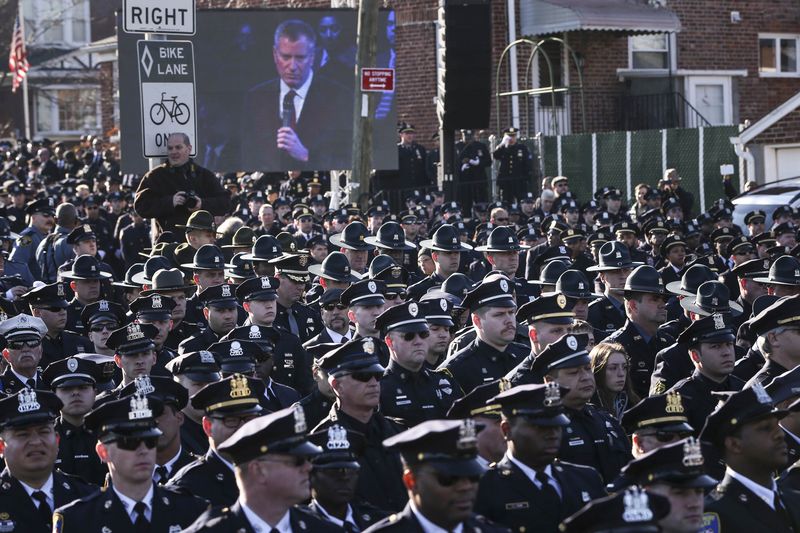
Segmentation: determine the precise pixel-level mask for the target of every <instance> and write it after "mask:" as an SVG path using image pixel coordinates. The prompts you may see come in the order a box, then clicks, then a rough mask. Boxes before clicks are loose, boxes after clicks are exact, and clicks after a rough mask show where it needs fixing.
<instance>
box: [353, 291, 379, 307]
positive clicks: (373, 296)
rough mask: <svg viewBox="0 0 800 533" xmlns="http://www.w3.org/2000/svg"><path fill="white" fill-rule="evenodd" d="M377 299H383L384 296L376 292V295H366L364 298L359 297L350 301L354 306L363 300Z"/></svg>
mask: <svg viewBox="0 0 800 533" xmlns="http://www.w3.org/2000/svg"><path fill="white" fill-rule="evenodd" d="M376 297H380V298H383V294H380V293H377V292H375V293H371V294H366V295H364V296H357V297H355V298H352V299H351V300H350V305H353V304H354V303H356V302H358V301H361V300H366V299H367V298H376ZM383 299H384V300H385V298H383Z"/></svg>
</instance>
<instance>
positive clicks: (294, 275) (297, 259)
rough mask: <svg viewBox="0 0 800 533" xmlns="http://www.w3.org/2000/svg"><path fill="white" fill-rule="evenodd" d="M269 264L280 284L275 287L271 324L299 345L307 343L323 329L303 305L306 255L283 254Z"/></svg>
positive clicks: (318, 317)
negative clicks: (276, 296) (288, 333)
mask: <svg viewBox="0 0 800 533" xmlns="http://www.w3.org/2000/svg"><path fill="white" fill-rule="evenodd" d="M270 264H272V265H274V266H275V271H276V273H277V275H278V278H279V279H280V280H281V283H280V284H279V285H278V287H277V294H278V298H277V300H276V301H277V306H276V307H277V309H276V315H275V320H274V324H275V325H276V326H278V327H281V328H283V329H285V330H286V331H289V332H291V333H292V335H296V336H298V337H299V338H300V341H301V342H305V341H307V340H309V339H310V338H311V337H313V336H315V335H316V334H318V333H319V332H320V331H321V330H322V328H323V327H324V326H323V324H322V319H321V318H320V316H319V313H317V311H316V310H314V309H312V308H311V307H309V306H307V305H305V304H303V303H302V302H301V301H300V300H301V299H302V296H303V290H304V289H305V285H306V284H307V283H308V281H309V276H308V264H309V256H308V255H307V254H288V253H287V254H283V255H282V256H281V257H278V258H275V259H272V260H271V261H270Z"/></svg>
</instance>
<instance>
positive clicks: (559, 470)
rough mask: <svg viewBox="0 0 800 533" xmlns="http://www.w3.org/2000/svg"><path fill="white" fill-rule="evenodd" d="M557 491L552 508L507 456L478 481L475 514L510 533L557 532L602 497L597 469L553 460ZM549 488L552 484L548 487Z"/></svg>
mask: <svg viewBox="0 0 800 533" xmlns="http://www.w3.org/2000/svg"><path fill="white" fill-rule="evenodd" d="M550 471H551V473H552V476H553V477H554V478H555V479H556V481H557V482H558V485H559V488H560V489H561V504H560V506H559V507H558V508H553V507H552V506H551V505H549V504H548V503H547V502H546V501H543V499H542V497H541V490H540V489H539V488H537V487H536V485H535V484H534V483H533V481H531V479H530V478H529V477H528V476H527V475H526V474H525V472H523V471H522V469H521V468H520V467H519V466H517V465H516V464H514V463H513V462H512V461H511V459H509V457H508V455H506V456H505V457H503V459H502V460H501V461H500V462H498V463H497V464H495V465H493V466H492V467H491V468H490V469H489V470H488V471H487V472H486V474H484V476H483V477H482V478H481V483H480V486H479V488H478V498H477V500H476V502H475V512H477V513H479V514H481V515H483V516H485V517H486V518H488V519H490V520H493V521H495V522H497V523H499V524H502V525H504V526H507V527H509V528H511V530H512V531H519V532H525V531H529V532H530V531H541V532H542V533H545V532H547V533H549V532H555V531H558V524H560V523H561V521H562V520H564V519H565V518H567V517H568V516H570V515H572V514H574V513H576V512H577V511H578V510H579V509H580V508H581V507H583V506H584V505H586V504H587V503H589V501H590V500H593V499H595V498H601V497H603V496H605V489H604V488H603V487H604V485H603V480H602V479H601V478H600V474H598V473H597V470H595V469H594V468H590V467H588V466H582V465H576V464H572V463H565V462H562V461H559V460H558V459H556V460H555V461H554V462H553V463H552V465H551V469H550ZM551 486H552V484H551Z"/></svg>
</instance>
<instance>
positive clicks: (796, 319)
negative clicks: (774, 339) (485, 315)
mask: <svg viewBox="0 0 800 533" xmlns="http://www.w3.org/2000/svg"><path fill="white" fill-rule="evenodd" d="M789 322H800V316H792V317H789V318H782V319H780V320H778V325H779V326H782V325H784V324H788V323H789Z"/></svg>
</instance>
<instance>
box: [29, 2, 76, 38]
mask: <svg viewBox="0 0 800 533" xmlns="http://www.w3.org/2000/svg"><path fill="white" fill-rule="evenodd" d="M23 10H24V12H25V31H26V39H27V41H28V43H29V44H30V45H32V46H41V47H53V46H56V47H58V46H74V45H81V44H87V43H89V42H90V41H91V32H90V12H89V1H88V0H27V1H25V2H23Z"/></svg>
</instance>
